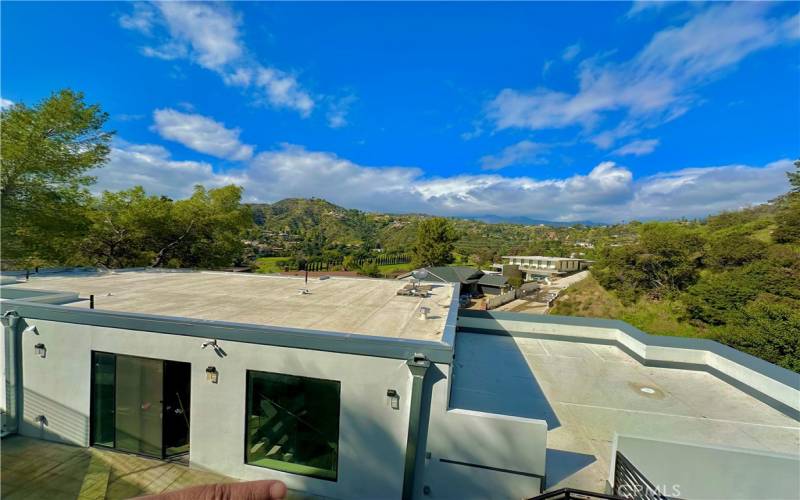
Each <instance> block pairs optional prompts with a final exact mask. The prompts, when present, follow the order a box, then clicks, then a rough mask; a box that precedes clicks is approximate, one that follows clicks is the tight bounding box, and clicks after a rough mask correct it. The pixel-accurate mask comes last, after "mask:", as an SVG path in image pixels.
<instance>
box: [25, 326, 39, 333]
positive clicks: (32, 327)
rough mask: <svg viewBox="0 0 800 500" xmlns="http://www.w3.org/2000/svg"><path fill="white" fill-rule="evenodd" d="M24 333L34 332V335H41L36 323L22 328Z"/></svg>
mask: <svg viewBox="0 0 800 500" xmlns="http://www.w3.org/2000/svg"><path fill="white" fill-rule="evenodd" d="M22 333H32V334H34V335H39V329H38V328H36V325H31V326H29V327H27V328H25V329H24V330H22Z"/></svg>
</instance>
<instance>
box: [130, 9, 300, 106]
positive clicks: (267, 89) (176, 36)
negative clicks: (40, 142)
mask: <svg viewBox="0 0 800 500" xmlns="http://www.w3.org/2000/svg"><path fill="white" fill-rule="evenodd" d="M119 21H120V25H121V26H122V27H123V28H126V29H130V30H134V31H138V32H140V33H142V34H144V35H146V36H147V37H149V38H151V39H153V40H154V41H155V42H156V44H155V45H147V46H144V47H142V49H141V52H142V54H143V55H145V56H148V57H155V58H159V59H165V60H176V59H188V60H190V61H192V62H193V63H195V64H197V65H199V66H201V67H203V68H206V69H208V70H210V71H214V72H215V73H217V74H219V75H220V77H221V78H222V80H223V82H224V83H225V84H226V85H232V86H238V87H244V88H250V89H252V90H253V92H254V94H255V96H256V98H257V99H258V100H260V101H262V100H263V101H264V102H265V103H267V104H269V105H272V106H275V107H279V108H288V109H293V110H295V111H297V112H298V113H300V115H301V116H304V117H306V116H308V115H309V114H310V113H311V111H312V109H313V108H314V99H313V98H312V97H311V95H310V94H309V93H308V92H307V91H305V90H304V89H303V88H302V87H301V85H300V83H299V82H298V81H297V79H296V78H295V77H294V76H293V75H291V74H289V73H288V72H286V71H283V70H280V69H277V68H274V67H271V66H269V65H265V64H262V63H261V62H259V61H257V60H256V59H255V57H254V56H253V54H252V53H251V52H250V51H248V50H247V47H246V46H245V44H244V42H243V41H242V34H241V31H240V25H241V17H240V16H239V15H238V14H237V13H236V12H234V11H233V9H232V8H230V7H229V6H228V5H226V4H221V3H205V2H158V3H153V4H144V3H137V4H134V9H133V12H132V13H130V14H128V15H123V16H121V17H120V19H119Z"/></svg>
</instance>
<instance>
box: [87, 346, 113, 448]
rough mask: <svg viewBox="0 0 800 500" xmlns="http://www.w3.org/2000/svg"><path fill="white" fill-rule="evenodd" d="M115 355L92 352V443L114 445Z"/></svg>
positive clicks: (111, 446)
mask: <svg viewBox="0 0 800 500" xmlns="http://www.w3.org/2000/svg"><path fill="white" fill-rule="evenodd" d="M115 373H116V356H114V355H113V354H108V353H105V352H95V353H92V411H91V417H92V418H91V424H90V426H91V429H92V444H96V445H99V446H108V447H110V448H113V447H114V406H115V405H114V395H115V393H114V376H115Z"/></svg>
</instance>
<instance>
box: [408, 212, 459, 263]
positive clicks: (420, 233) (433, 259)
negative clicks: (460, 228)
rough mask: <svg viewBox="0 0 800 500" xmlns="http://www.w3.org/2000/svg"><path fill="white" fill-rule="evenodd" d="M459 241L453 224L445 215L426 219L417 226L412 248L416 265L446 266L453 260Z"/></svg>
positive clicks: (413, 260) (413, 261)
mask: <svg viewBox="0 0 800 500" xmlns="http://www.w3.org/2000/svg"><path fill="white" fill-rule="evenodd" d="M456 241H458V235H457V234H456V231H455V229H454V228H453V225H452V224H451V223H450V221H448V220H447V219H445V218H443V217H433V218H430V219H424V220H422V221H421V222H420V223H419V226H418V227H417V239H416V242H415V243H414V246H413V248H412V263H413V265H414V267H432V266H444V265H447V264H450V263H451V262H453V260H454V257H453V248H454V243H455V242H456Z"/></svg>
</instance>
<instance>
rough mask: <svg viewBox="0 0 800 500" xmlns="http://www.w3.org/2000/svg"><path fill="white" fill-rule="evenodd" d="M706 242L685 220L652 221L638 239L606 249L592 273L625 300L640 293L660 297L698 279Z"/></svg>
mask: <svg viewBox="0 0 800 500" xmlns="http://www.w3.org/2000/svg"><path fill="white" fill-rule="evenodd" d="M703 243H704V241H703V238H702V237H701V236H700V234H699V232H698V231H697V230H696V229H694V228H692V227H690V226H686V225H685V224H682V223H674V222H650V223H647V224H643V225H642V226H641V227H640V229H639V240H638V241H637V242H636V243H632V244H628V245H623V246H619V247H607V248H606V249H604V251H603V253H602V254H601V256H600V258H599V259H598V262H597V263H596V265H595V266H594V268H593V274H594V275H595V277H596V278H597V280H598V282H600V284H601V285H602V286H603V287H605V288H608V289H613V290H617V291H618V292H619V295H620V298H621V299H623V300H625V301H626V302H631V301H633V300H635V299H636V298H637V297H638V296H639V294H641V293H647V294H648V295H650V296H651V297H653V298H660V297H663V296H665V295H670V294H673V293H675V292H677V291H680V290H684V289H686V287H688V286H689V285H691V284H693V283H694V282H695V281H696V280H697V276H698V272H699V266H700V264H701V257H702V250H703Z"/></svg>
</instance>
